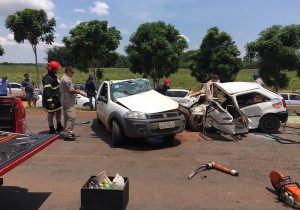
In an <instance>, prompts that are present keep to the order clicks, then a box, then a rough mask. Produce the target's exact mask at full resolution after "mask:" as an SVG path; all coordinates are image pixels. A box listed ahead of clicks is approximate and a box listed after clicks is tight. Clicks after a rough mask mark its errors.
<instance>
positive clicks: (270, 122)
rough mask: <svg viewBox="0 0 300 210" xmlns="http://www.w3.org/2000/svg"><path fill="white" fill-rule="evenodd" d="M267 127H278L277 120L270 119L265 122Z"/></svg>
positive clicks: (271, 128)
mask: <svg viewBox="0 0 300 210" xmlns="http://www.w3.org/2000/svg"><path fill="white" fill-rule="evenodd" d="M264 127H265V129H268V130H273V129H275V128H276V121H275V120H274V119H268V120H266V121H265V122H264Z"/></svg>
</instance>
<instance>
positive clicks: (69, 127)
mask: <svg viewBox="0 0 300 210" xmlns="http://www.w3.org/2000/svg"><path fill="white" fill-rule="evenodd" d="M73 74H74V69H73V68H72V67H71V66H67V67H66V69H65V74H64V75H63V76H62V78H61V83H60V88H59V89H60V94H61V104H62V106H63V113H64V127H65V130H64V140H69V141H70V140H75V135H74V134H73V128H74V124H75V108H74V106H75V100H76V94H81V92H80V90H76V89H75V88H74V82H73V80H72V77H73Z"/></svg>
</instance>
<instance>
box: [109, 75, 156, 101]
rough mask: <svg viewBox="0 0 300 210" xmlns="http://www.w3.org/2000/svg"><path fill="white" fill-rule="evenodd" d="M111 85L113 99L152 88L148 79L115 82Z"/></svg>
mask: <svg viewBox="0 0 300 210" xmlns="http://www.w3.org/2000/svg"><path fill="white" fill-rule="evenodd" d="M111 87H112V88H111V92H112V98H113V100H115V99H117V98H123V97H127V96H130V95H135V94H139V93H143V92H147V91H149V90H151V89H152V88H151V86H150V83H149V80H147V79H135V80H126V81H121V82H117V83H113V84H112V86H111Z"/></svg>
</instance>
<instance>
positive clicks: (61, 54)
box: [47, 46, 73, 66]
mask: <svg viewBox="0 0 300 210" xmlns="http://www.w3.org/2000/svg"><path fill="white" fill-rule="evenodd" d="M47 55H48V57H47V60H48V62H49V61H53V60H55V61H57V62H59V63H60V64H61V65H62V66H68V65H71V64H72V63H73V62H72V60H73V59H72V57H71V54H70V51H68V50H67V49H66V47H65V46H62V47H59V46H54V47H53V48H51V49H49V50H48V52H47Z"/></svg>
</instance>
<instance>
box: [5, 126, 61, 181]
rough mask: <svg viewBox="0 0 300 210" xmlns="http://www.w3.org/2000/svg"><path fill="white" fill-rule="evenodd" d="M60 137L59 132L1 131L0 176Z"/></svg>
mask: <svg viewBox="0 0 300 210" xmlns="http://www.w3.org/2000/svg"><path fill="white" fill-rule="evenodd" d="M58 138H59V135H57V134H36V135H29V134H17V133H10V132H4V131H0V177H1V176H2V175H4V174H5V173H6V172H8V171H10V170H11V169H13V168H14V167H16V166H18V165H19V164H21V163H22V162H24V161H25V160H27V159H28V158H30V157H31V156H33V155H34V154H36V153H38V152H39V151H41V150H42V149H44V148H45V147H47V146H48V145H49V144H51V143H52V142H54V141H55V140H57V139H58Z"/></svg>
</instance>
